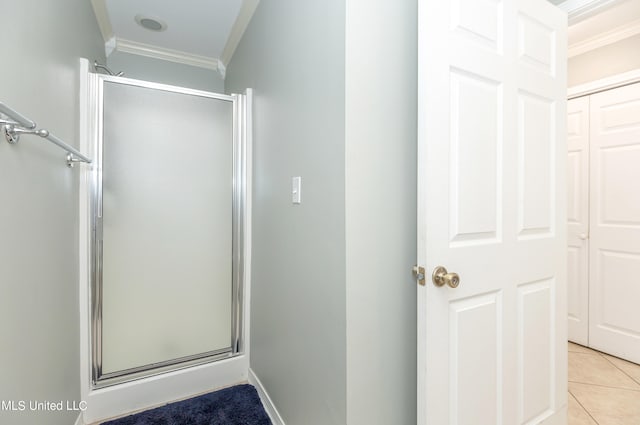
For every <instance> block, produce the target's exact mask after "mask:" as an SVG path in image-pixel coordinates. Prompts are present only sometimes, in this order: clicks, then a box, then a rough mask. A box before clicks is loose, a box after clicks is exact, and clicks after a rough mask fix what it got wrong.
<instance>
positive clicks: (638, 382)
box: [596, 351, 640, 385]
mask: <svg viewBox="0 0 640 425" xmlns="http://www.w3.org/2000/svg"><path fill="white" fill-rule="evenodd" d="M596 353H598V354H599V355H600V357H602V358H603V359H605V360H606V361H608V362H609V363H610V364H612V365H613V367H615V368H616V369H618V370H619V371H620V372H622V373H624V374H625V375H627V376H628V377H629V378H630V379H631V380H632V381H633V382H635V383H637V384H638V385H640V381H638V380H637V379H635V378H634V377H633V376H631V375H629V374H628V373H627V372H625V371H624V370H622V369H621V368H619V367H618V365H616V364H615V363H614V362H612V361H611V360H609V358H608V357H607V356H605V354H604V353H601V352H600V351H596ZM613 357H615V356H613ZM616 358H617V359H619V357H616ZM620 360H624V359H620ZM624 361H626V360H624ZM634 364H635V363H634Z"/></svg>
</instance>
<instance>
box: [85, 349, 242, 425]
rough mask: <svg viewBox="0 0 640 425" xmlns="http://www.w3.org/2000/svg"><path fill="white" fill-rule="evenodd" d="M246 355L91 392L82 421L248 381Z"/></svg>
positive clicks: (93, 420) (110, 415) (152, 405)
mask: <svg viewBox="0 0 640 425" xmlns="http://www.w3.org/2000/svg"><path fill="white" fill-rule="evenodd" d="M248 366H249V362H248V357H247V356H245V355H242V356H238V357H234V358H230V359H226V360H220V361H217V362H213V363H209V364H205V365H201V366H195V367H190V368H186V369H182V370H177V371H174V372H170V373H166V374H162V375H156V376H152V377H149V378H145V379H140V380H137V381H132V382H127V383H124V384H119V385H114V386H111V387H106V388H101V389H98V390H93V391H90V392H89V394H88V395H87V396H86V399H85V400H86V401H87V410H85V412H84V420H85V422H87V423H93V422H97V421H100V420H104V419H108V418H113V417H117V416H122V415H126V414H130V413H133V412H138V411H141V410H147V409H150V408H153V407H157V406H161V405H164V404H166V403H170V402H173V401H176V400H181V399H185V398H189V397H192V396H195V395H198V394H203V393H208V392H211V391H215V390H218V389H221V388H226V387H230V386H232V385H237V384H240V383H243V382H246V381H247V378H248V377H247V370H248Z"/></svg>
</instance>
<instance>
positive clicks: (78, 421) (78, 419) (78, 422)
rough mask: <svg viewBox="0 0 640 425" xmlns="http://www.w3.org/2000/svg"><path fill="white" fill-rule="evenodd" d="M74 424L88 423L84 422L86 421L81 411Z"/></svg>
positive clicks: (82, 424) (83, 424)
mask: <svg viewBox="0 0 640 425" xmlns="http://www.w3.org/2000/svg"><path fill="white" fill-rule="evenodd" d="M73 425H86V424H85V423H84V421H83V420H82V413H80V414H79V415H78V417H77V418H76V421H75V422H74V423H73Z"/></svg>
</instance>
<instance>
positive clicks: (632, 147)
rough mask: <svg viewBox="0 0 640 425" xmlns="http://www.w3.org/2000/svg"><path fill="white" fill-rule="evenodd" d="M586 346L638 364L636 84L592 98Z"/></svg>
mask: <svg viewBox="0 0 640 425" xmlns="http://www.w3.org/2000/svg"><path fill="white" fill-rule="evenodd" d="M590 121H591V126H590V127H591V133H590V138H591V164H590V165H591V167H590V169H591V172H590V174H591V198H592V200H591V207H590V279H589V285H590V286H589V293H590V304H589V314H590V317H589V345H590V346H591V347H593V348H595V349H599V350H602V351H606V352H608V353H611V354H613V355H616V356H618V357H622V358H625V359H627V360H630V361H633V362H636V363H640V309H639V308H638V305H639V303H638V300H640V190H639V189H638V184H639V182H640V83H637V84H633V85H630V86H625V87H620V88H617V89H613V90H608V91H606V92H602V93H597V94H594V95H592V96H591V120H590Z"/></svg>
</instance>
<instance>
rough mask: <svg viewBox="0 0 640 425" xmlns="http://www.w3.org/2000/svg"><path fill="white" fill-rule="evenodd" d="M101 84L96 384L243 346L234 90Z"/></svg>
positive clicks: (116, 81) (110, 80) (117, 81)
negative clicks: (216, 91) (240, 342)
mask: <svg viewBox="0 0 640 425" xmlns="http://www.w3.org/2000/svg"><path fill="white" fill-rule="evenodd" d="M99 87H100V94H99V98H101V102H99V108H98V115H99V118H98V123H99V125H98V133H99V134H98V159H99V166H98V169H97V174H96V184H95V187H96V193H95V228H96V232H95V239H94V244H95V247H94V248H95V259H94V261H95V263H94V278H95V279H94V326H93V330H94V336H93V340H94V384H96V385H98V386H99V384H100V383H101V382H103V383H107V384H110V383H117V382H122V381H126V380H129V379H131V378H137V377H140V376H146V375H149V374H153V373H157V372H158V371H166V370H171V369H175V368H176V367H184V365H185V362H186V363H189V362H191V363H194V362H196V363H197V362H198V361H200V362H202V360H203V359H204V360H205V361H211V360H215V359H217V358H226V357H228V356H230V355H234V354H236V353H237V350H238V338H239V335H238V331H237V330H238V329H239V325H238V320H239V313H238V311H239V298H238V297H239V295H238V294H239V293H240V291H239V282H240V276H239V271H240V261H241V258H238V257H239V254H238V253H239V252H240V250H239V249H238V244H239V243H240V241H239V240H238V235H239V234H240V232H239V229H238V226H239V220H238V217H239V214H240V211H239V209H240V208H241V207H242V205H241V203H240V202H239V199H240V196H241V194H240V193H238V191H239V188H240V186H239V185H238V184H237V183H238V182H239V181H242V176H241V175H240V174H241V173H242V166H241V164H242V162H241V161H240V155H241V151H240V149H239V143H238V141H239V138H238V126H237V121H238V117H236V113H237V111H238V107H237V106H238V105H237V102H238V96H226V95H217V94H213V93H207V92H199V91H195V90H189V89H181V88H177V87H171V86H163V85H158V84H153V83H146V82H140V81H136V80H129V79H125V78H117V77H102V78H101V84H100V85H99ZM100 118H101V119H100ZM234 253H235V254H234Z"/></svg>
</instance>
